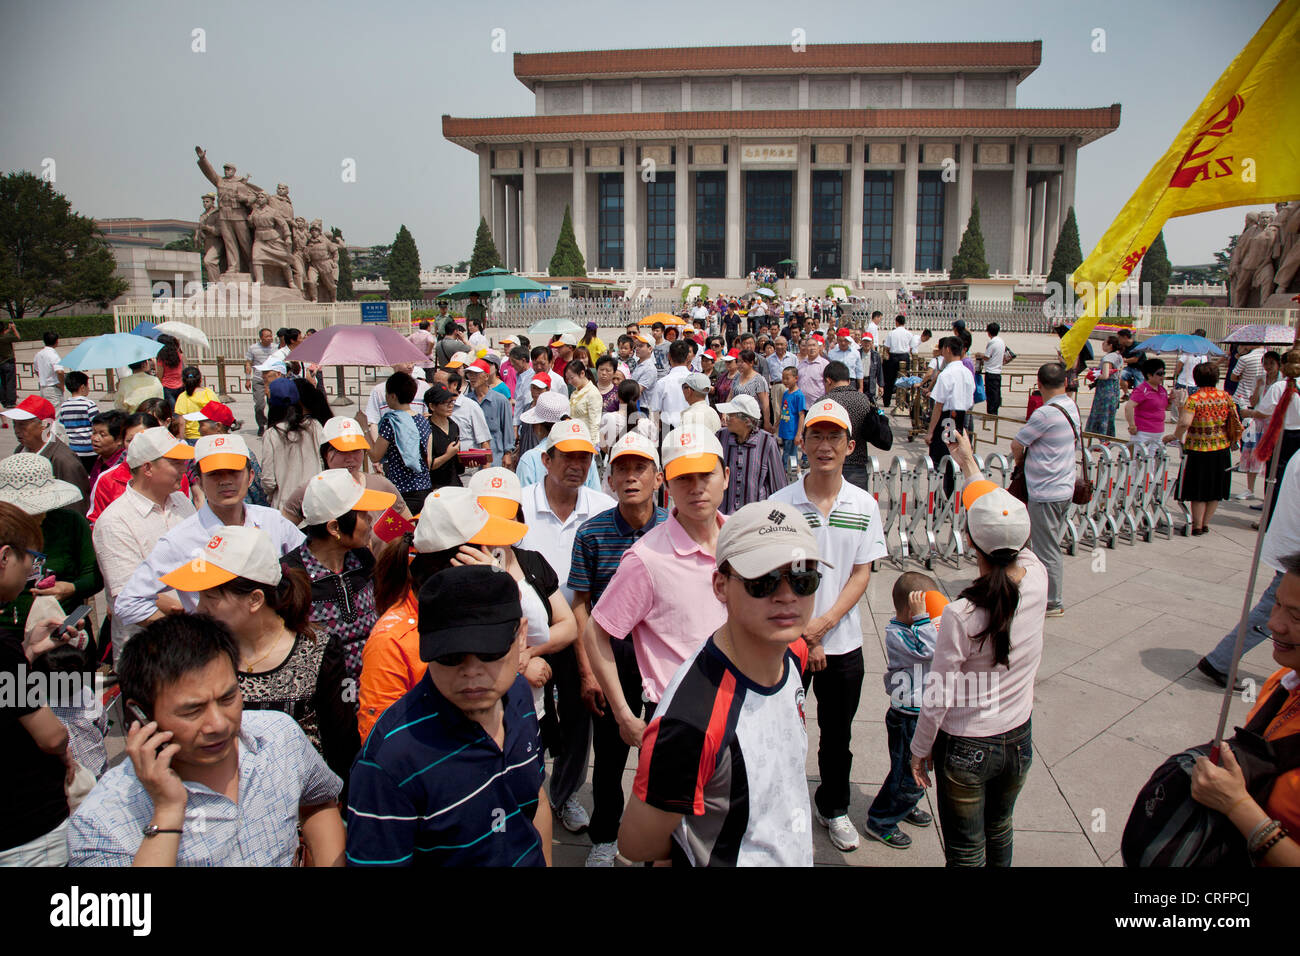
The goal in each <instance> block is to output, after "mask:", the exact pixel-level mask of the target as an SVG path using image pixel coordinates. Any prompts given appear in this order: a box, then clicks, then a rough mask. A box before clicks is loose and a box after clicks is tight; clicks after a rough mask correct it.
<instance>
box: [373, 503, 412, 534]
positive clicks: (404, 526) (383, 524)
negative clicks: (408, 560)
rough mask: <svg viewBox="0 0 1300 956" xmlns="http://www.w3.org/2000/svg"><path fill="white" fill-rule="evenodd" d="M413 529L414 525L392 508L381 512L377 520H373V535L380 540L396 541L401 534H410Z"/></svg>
mask: <svg viewBox="0 0 1300 956" xmlns="http://www.w3.org/2000/svg"><path fill="white" fill-rule="evenodd" d="M414 530H415V525H413V524H411V522H409V521H407V520H406V519H405V518H403V517H402V516H401V515H400V514H398V513H397V512H396V511H394V510H393V509H392V508H389V509H388V510H387V511H385V512H384V513H383V514H381V515H380V516H379V520H378V521H376V522H375V537H376V538H378V539H379V540H381V541H396V540H397V539H398V538H400V537H401V536H402V535H404V534H410V533H411V532H412V531H414Z"/></svg>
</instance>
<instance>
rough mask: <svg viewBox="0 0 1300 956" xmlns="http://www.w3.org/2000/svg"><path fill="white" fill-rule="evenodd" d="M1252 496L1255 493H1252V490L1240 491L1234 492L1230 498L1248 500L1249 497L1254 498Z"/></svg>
mask: <svg viewBox="0 0 1300 956" xmlns="http://www.w3.org/2000/svg"><path fill="white" fill-rule="evenodd" d="M1254 497H1255V493H1254V492H1253V491H1243V492H1241V493H1240V494H1235V495H1233V496H1232V500H1233V501H1249V500H1250V499H1251V498H1254Z"/></svg>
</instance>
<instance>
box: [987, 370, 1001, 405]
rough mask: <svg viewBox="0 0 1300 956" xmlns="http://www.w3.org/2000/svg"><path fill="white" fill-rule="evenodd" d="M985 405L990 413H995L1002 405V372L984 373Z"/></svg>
mask: <svg viewBox="0 0 1300 956" xmlns="http://www.w3.org/2000/svg"><path fill="white" fill-rule="evenodd" d="M984 394H985V396H986V397H985V403H986V404H985V407H986V408H987V409H988V413H989V414H990V415H996V414H997V413H998V409H999V408H1001V407H1002V373H1001V372H985V373H984Z"/></svg>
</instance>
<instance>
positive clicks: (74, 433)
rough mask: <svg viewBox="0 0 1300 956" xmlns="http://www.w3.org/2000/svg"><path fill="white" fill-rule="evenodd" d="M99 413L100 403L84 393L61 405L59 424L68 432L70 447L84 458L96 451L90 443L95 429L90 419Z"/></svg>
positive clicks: (75, 453)
mask: <svg viewBox="0 0 1300 956" xmlns="http://www.w3.org/2000/svg"><path fill="white" fill-rule="evenodd" d="M98 414H99V405H97V404H96V403H95V401H94V400H93V399H90V398H87V397H86V396H84V395H77V396H74V397H73V398H69V399H66V400H64V402H63V404H62V405H60V406H59V424H60V425H62V426H63V430H64V431H66V432H67V433H68V447H69V448H71V449H72V453H73V454H74V455H79V456H81V457H83V458H84V457H88V456H90V455H93V454H94V453H95V449H94V448H93V447H92V446H91V444H90V436H91V434H92V432H93V431H94V429H92V428H91V425H90V420H91V419H92V418H94V417H95V416H96V415H98Z"/></svg>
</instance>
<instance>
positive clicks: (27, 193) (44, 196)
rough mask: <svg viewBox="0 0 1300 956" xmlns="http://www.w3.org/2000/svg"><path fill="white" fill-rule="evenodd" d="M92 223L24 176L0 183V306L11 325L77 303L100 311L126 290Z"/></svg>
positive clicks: (42, 183) (50, 189)
mask: <svg viewBox="0 0 1300 956" xmlns="http://www.w3.org/2000/svg"><path fill="white" fill-rule="evenodd" d="M116 267H117V262H116V260H115V259H114V258H113V253H112V252H111V251H110V250H109V248H108V246H107V245H106V244H105V242H104V240H103V239H102V238H101V237H100V233H99V230H98V229H96V228H95V221H94V220H93V219H89V218H87V217H86V216H80V215H78V214H77V213H75V212H73V211H72V205H71V204H70V203H69V202H68V200H67V198H65V197H64V196H63V194H62V193H58V192H55V190H54V187H53V186H51V185H50V184H49V183H48V182H46V181H45V180H43V179H41V178H40V177H38V176H35V175H33V174H32V173H29V172H25V171H24V172H17V173H10V174H8V175H7V176H4V177H3V178H0V303H3V304H4V307H5V311H7V312H8V313H9V317H10V318H11V319H21V318H22V317H23V316H24V315H27V314H28V313H31V312H35V313H36V314H38V315H48V314H49V313H51V312H58V311H60V310H62V309H66V308H69V307H70V306H72V305H74V304H75V303H78V302H93V303H95V305H96V306H98V307H99V308H101V309H104V308H107V307H108V303H109V302H111V301H112V300H113V299H116V298H117V297H118V296H119V295H122V294H123V293H125V292H126V290H127V289H128V288H129V285H128V284H127V282H126V280H125V279H121V278H118V277H117V276H115V275H113V270H114V269H115V268H116Z"/></svg>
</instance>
